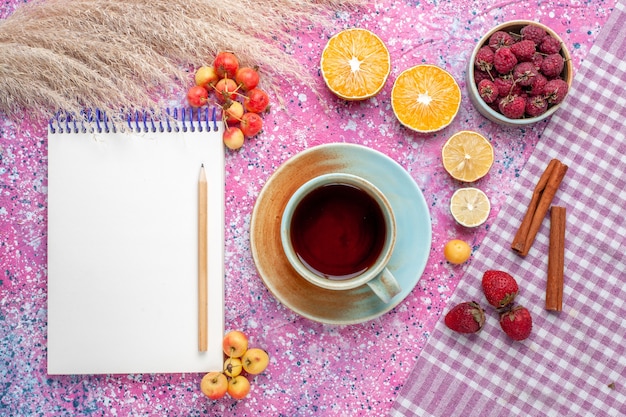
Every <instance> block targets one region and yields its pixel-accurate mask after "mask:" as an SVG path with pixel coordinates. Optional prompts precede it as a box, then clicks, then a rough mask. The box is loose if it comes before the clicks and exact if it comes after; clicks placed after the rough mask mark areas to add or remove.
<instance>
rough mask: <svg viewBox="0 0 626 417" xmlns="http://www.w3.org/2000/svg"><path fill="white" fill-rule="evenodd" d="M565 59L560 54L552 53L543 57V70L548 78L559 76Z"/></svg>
mask: <svg viewBox="0 0 626 417" xmlns="http://www.w3.org/2000/svg"><path fill="white" fill-rule="evenodd" d="M564 66H565V61H564V60H563V57H562V56H561V55H560V54H551V55H548V56H546V57H545V58H543V61H542V62H541V68H540V70H541V72H542V73H543V75H545V76H546V77H548V78H554V77H558V76H559V75H560V74H561V71H563V67H564Z"/></svg>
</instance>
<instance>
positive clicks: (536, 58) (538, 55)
mask: <svg viewBox="0 0 626 417" xmlns="http://www.w3.org/2000/svg"><path fill="white" fill-rule="evenodd" d="M530 62H532V63H533V64H535V68H537V70H539V69H540V68H541V63H542V62H543V54H541V53H539V52H535V53H534V54H533V58H532V59H531V60H530Z"/></svg>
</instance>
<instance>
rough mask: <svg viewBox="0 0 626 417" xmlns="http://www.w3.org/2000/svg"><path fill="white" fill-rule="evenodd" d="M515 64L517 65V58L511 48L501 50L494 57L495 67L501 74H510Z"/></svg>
mask: <svg viewBox="0 0 626 417" xmlns="http://www.w3.org/2000/svg"><path fill="white" fill-rule="evenodd" d="M515 64H517V58H515V55H514V54H513V52H511V48H506V47H505V48H500V49H498V50H497V51H496V53H495V55H494V57H493V66H494V68H495V69H496V71H498V72H499V73H500V74H506V73H508V72H510V71H511V70H512V69H513V67H515Z"/></svg>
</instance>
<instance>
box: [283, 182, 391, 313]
mask: <svg viewBox="0 0 626 417" xmlns="http://www.w3.org/2000/svg"><path fill="white" fill-rule="evenodd" d="M281 241H282V246H283V250H284V252H285V254H286V256H287V259H288V260H289V262H290V264H291V265H292V266H293V268H294V269H295V270H296V271H297V272H298V273H299V274H300V275H301V276H302V277H304V278H305V279H306V280H308V281H309V282H311V283H312V284H314V285H317V286H319V287H321V288H326V289H331V290H349V289H353V288H357V287H359V286H362V285H365V284H366V285H368V286H369V287H370V288H371V289H372V290H373V291H374V293H375V294H376V295H377V296H378V297H379V298H380V299H381V300H382V301H384V302H389V301H390V300H391V299H392V298H393V297H394V296H395V295H397V294H398V293H399V292H400V286H399V285H398V282H397V280H396V279H395V278H394V276H393V275H392V274H391V272H390V271H389V269H388V268H387V264H388V262H389V260H390V258H391V255H392V253H393V249H394V246H395V241H396V222H395V217H394V214H393V210H392V208H391V205H390V204H389V201H388V200H387V198H386V197H385V196H384V195H383V193H382V192H381V191H380V190H379V189H378V188H377V187H376V186H374V185H373V184H372V183H371V182H369V181H367V180H365V179H363V178H361V177H359V176H356V175H352V174H346V173H331V174H325V175H320V176H318V177H315V178H313V179H311V180H309V181H308V182H306V183H305V184H303V185H302V186H301V187H300V188H298V189H297V190H296V192H295V193H294V194H293V195H292V196H291V198H290V199H289V201H288V202H287V205H286V207H285V210H284V212H283V215H282V219H281Z"/></svg>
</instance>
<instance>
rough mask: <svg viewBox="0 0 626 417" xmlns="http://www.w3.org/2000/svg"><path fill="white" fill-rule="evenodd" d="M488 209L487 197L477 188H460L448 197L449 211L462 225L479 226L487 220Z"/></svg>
mask: <svg viewBox="0 0 626 417" xmlns="http://www.w3.org/2000/svg"><path fill="white" fill-rule="evenodd" d="M490 211H491V203H490V202H489V198H488V197H487V195H486V194H485V193H484V192H483V191H481V190H479V189H478V188H472V187H468V188H460V189H458V190H456V191H455V192H454V194H452V197H451V198H450V213H452V217H454V220H456V221H457V222H458V223H459V224H460V225H462V226H466V227H476V226H480V225H481V224H483V223H484V222H485V221H486V220H487V217H489V212H490Z"/></svg>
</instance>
